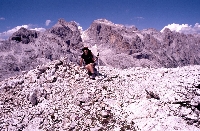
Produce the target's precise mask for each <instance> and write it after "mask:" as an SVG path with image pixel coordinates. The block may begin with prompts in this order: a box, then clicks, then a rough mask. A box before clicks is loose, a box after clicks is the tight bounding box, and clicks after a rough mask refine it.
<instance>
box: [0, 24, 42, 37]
mask: <svg viewBox="0 0 200 131" xmlns="http://www.w3.org/2000/svg"><path fill="white" fill-rule="evenodd" d="M22 27H24V28H26V29H29V30H35V31H41V32H43V31H45V30H46V29H45V28H32V25H21V26H16V27H14V28H12V29H10V30H8V31H5V32H3V33H0V39H8V37H10V36H11V35H12V34H13V33H14V32H16V31H18V30H19V29H20V28H22Z"/></svg>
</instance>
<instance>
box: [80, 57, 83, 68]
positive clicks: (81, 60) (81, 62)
mask: <svg viewBox="0 0 200 131" xmlns="http://www.w3.org/2000/svg"><path fill="white" fill-rule="evenodd" d="M82 64H83V58H81V59H80V67H82Z"/></svg>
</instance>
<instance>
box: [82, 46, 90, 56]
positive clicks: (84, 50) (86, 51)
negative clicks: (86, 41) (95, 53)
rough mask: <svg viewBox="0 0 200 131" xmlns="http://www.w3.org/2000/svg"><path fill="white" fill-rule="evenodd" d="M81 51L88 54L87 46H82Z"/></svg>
mask: <svg viewBox="0 0 200 131" xmlns="http://www.w3.org/2000/svg"><path fill="white" fill-rule="evenodd" d="M82 51H83V52H84V53H85V54H86V55H87V54H88V51H89V49H88V47H84V48H83V49H82Z"/></svg>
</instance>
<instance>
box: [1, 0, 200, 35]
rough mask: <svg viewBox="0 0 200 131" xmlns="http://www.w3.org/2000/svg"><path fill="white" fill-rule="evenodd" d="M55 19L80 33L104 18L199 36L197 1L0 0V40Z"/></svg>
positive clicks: (45, 26) (47, 25)
mask: <svg viewBox="0 0 200 131" xmlns="http://www.w3.org/2000/svg"><path fill="white" fill-rule="evenodd" d="M59 18H64V19H65V20H66V21H76V22H77V23H79V24H80V26H81V27H82V28H83V30H85V29H87V28H88V27H89V26H90V24H91V23H92V22H93V21H94V20H96V19H100V18H105V19H107V20H109V21H112V22H113V23H115V24H123V25H126V26H131V25H134V26H136V27H137V28H138V29H139V30H142V29H147V28H155V29H157V30H158V31H160V30H162V29H163V28H164V27H166V26H168V27H170V28H172V29H174V30H176V31H180V30H181V29H182V28H184V29H185V30H192V32H194V33H199V32H200V25H199V24H198V23H200V0H0V38H3V37H7V35H8V34H9V33H8V32H9V31H10V32H12V31H14V30H17V29H18V28H19V27H21V26H25V27H27V28H29V29H36V30H37V29H38V30H42V29H48V28H51V27H52V26H53V25H54V24H55V23H56V22H57V21H58V19H59ZM11 30H12V31H11ZM6 33H7V34H6Z"/></svg>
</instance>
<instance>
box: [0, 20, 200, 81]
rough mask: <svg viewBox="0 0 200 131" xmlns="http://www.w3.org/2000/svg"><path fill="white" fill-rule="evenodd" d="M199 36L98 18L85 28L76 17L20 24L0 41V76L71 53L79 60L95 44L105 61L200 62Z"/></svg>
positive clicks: (119, 64)
mask: <svg viewBox="0 0 200 131" xmlns="http://www.w3.org/2000/svg"><path fill="white" fill-rule="evenodd" d="M199 42H200V37H199V35H197V34H194V35H192V34H183V33H177V32H173V31H171V30H169V29H167V28H166V29H165V30H164V31H163V32H162V33H161V32H159V31H157V30H155V29H153V28H150V29H145V30H138V29H137V27H134V26H132V27H126V26H124V25H121V24H114V23H112V22H111V21H108V20H106V19H97V20H94V21H93V22H92V24H91V25H90V27H89V28H88V29H87V30H85V31H80V30H79V29H78V24H77V23H76V22H74V21H71V22H66V21H65V20H64V19H59V20H58V22H57V23H56V24H55V25H54V26H53V27H51V28H50V29H47V30H46V31H45V32H38V31H33V30H28V29H26V28H21V29H19V30H18V31H17V32H15V33H13V35H12V36H11V37H10V38H9V40H6V41H0V60H1V62H0V80H3V79H5V78H8V77H10V76H13V75H17V74H20V73H21V72H22V71H27V70H30V69H33V68H35V67H36V66H37V65H40V64H43V63H46V62H49V61H52V60H56V59H59V58H60V57H62V56H67V57H68V61H69V62H75V63H78V61H79V58H80V55H81V48H82V47H83V46H88V47H89V48H91V49H92V48H93V47H96V51H95V53H96V54H97V52H98V53H99V60H100V64H101V65H107V66H112V67H116V68H122V69H126V68H129V67H153V68H160V67H166V68H173V67H179V66H180V67H182V66H187V65H199V63H200V55H199V52H200V51H199V49H200V45H199Z"/></svg>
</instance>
